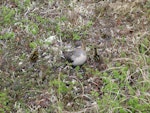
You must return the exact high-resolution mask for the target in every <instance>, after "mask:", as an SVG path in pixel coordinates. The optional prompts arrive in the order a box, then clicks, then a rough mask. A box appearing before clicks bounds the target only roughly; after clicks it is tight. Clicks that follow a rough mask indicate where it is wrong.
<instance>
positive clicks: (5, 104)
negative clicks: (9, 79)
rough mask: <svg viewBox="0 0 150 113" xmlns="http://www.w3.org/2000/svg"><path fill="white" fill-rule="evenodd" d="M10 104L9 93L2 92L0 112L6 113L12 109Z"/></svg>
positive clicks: (0, 95)
mask: <svg viewBox="0 0 150 113" xmlns="http://www.w3.org/2000/svg"><path fill="white" fill-rule="evenodd" d="M8 104H9V98H8V96H7V93H5V92H0V112H1V113H6V112H9V111H10V107H9V106H8Z"/></svg>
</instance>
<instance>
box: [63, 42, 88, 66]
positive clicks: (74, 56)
mask: <svg viewBox="0 0 150 113" xmlns="http://www.w3.org/2000/svg"><path fill="white" fill-rule="evenodd" d="M63 55H64V57H65V59H66V60H67V61H68V62H71V63H72V66H74V67H75V66H82V65H83V64H84V63H85V62H86V60H87V54H86V51H85V50H84V45H83V43H82V42H81V41H76V42H75V49H74V50H73V51H64V52H63Z"/></svg>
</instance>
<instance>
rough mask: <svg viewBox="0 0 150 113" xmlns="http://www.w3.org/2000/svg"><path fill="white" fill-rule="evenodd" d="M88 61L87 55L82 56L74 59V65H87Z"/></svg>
mask: <svg viewBox="0 0 150 113" xmlns="http://www.w3.org/2000/svg"><path fill="white" fill-rule="evenodd" d="M86 59H87V56H86V55H84V54H80V56H78V57H76V58H74V61H73V65H74V66H79V65H82V64H84V63H85V61H86Z"/></svg>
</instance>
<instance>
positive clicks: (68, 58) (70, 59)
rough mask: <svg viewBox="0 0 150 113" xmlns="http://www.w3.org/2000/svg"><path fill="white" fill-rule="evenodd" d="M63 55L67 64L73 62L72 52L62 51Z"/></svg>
mask: <svg viewBox="0 0 150 113" xmlns="http://www.w3.org/2000/svg"><path fill="white" fill-rule="evenodd" d="M63 54H64V57H65V59H66V60H68V61H69V62H73V59H72V57H71V56H72V55H73V51H64V52H63Z"/></svg>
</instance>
